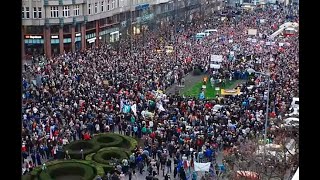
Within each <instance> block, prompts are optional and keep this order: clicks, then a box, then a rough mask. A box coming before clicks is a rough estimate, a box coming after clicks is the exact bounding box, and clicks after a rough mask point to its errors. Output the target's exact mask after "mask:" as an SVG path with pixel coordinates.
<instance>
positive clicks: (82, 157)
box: [80, 149, 84, 160]
mask: <svg viewBox="0 0 320 180" xmlns="http://www.w3.org/2000/svg"><path fill="white" fill-rule="evenodd" d="M80 152H81V159H82V160H84V156H83V149H81V150H80Z"/></svg>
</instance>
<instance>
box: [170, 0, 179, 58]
mask: <svg viewBox="0 0 320 180" xmlns="http://www.w3.org/2000/svg"><path fill="white" fill-rule="evenodd" d="M169 3H172V4H173V11H174V16H173V18H174V32H173V33H174V34H173V37H174V41H173V42H174V43H173V46H174V54H175V61H176V62H177V59H178V54H177V42H178V41H177V0H172V1H170V2H169Z"/></svg>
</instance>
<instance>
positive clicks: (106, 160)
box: [92, 147, 128, 166]
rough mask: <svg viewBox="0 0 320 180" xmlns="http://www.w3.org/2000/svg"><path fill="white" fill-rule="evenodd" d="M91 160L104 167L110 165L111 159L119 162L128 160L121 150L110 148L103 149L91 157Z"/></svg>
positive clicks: (124, 152)
mask: <svg viewBox="0 0 320 180" xmlns="http://www.w3.org/2000/svg"><path fill="white" fill-rule="evenodd" d="M92 158H93V160H94V161H96V162H98V163H100V164H104V165H109V166H113V165H112V162H113V161H112V160H111V159H112V158H116V159H118V160H119V162H121V161H122V160H123V159H127V158H128V153H127V152H126V151H125V150H124V149H121V148H116V147H110V148H103V149H101V150H100V151H98V152H97V153H96V154H95V155H93V157H92Z"/></svg>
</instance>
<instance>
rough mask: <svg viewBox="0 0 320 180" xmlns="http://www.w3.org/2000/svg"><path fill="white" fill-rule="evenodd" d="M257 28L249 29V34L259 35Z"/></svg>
mask: <svg viewBox="0 0 320 180" xmlns="http://www.w3.org/2000/svg"><path fill="white" fill-rule="evenodd" d="M257 32H258V31H257V29H248V35H249V36H255V35H257Z"/></svg>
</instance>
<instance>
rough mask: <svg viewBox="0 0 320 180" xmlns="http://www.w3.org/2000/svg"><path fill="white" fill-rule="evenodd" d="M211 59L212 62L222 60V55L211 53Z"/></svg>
mask: <svg viewBox="0 0 320 180" xmlns="http://www.w3.org/2000/svg"><path fill="white" fill-rule="evenodd" d="M210 60H211V61H214V62H222V55H214V54H211V59H210Z"/></svg>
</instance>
